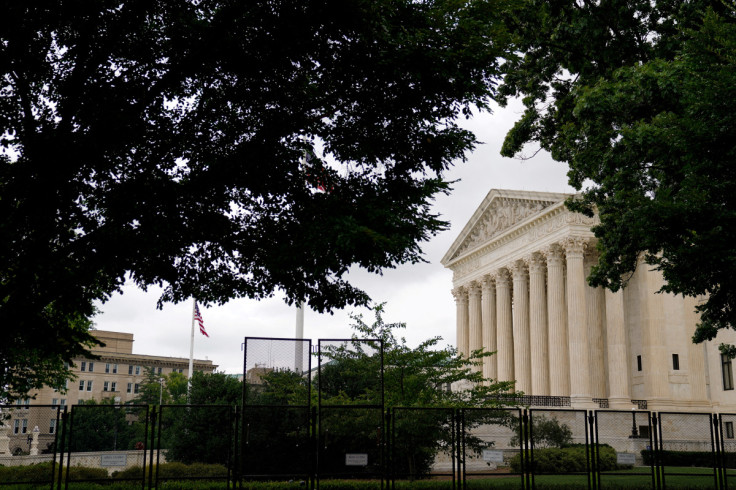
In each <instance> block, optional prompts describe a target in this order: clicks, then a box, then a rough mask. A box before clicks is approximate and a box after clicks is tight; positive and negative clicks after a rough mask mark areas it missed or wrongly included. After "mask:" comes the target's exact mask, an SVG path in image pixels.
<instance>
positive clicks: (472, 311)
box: [468, 281, 483, 371]
mask: <svg viewBox="0 0 736 490" xmlns="http://www.w3.org/2000/svg"><path fill="white" fill-rule="evenodd" d="M468 315H469V319H468V320H469V321H468V324H469V327H468V334H469V340H468V345H469V351H468V355H470V354H472V353H473V351H476V350H478V349H480V348H481V347H483V337H482V335H483V330H482V328H483V326H482V320H481V304H480V284H478V283H477V282H476V281H473V282H471V283H470V285H469V286H468ZM482 369H483V366H481V365H478V366H475V367H474V368H473V370H474V371H481V370H482Z"/></svg>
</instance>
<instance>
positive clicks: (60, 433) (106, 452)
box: [0, 337, 736, 490]
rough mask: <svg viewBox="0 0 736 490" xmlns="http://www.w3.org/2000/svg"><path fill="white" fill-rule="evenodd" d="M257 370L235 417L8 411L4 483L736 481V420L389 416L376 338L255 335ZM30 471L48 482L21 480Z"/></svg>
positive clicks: (541, 413)
mask: <svg viewBox="0 0 736 490" xmlns="http://www.w3.org/2000/svg"><path fill="white" fill-rule="evenodd" d="M313 358H316V359H317V360H318V363H317V367H316V368H313V366H312V363H311V361H312V359H313ZM244 373H245V375H244V380H243V392H242V403H241V404H240V405H238V406H230V405H163V406H150V407H149V406H146V405H111V404H105V403H102V404H98V405H94V404H85V405H75V406H73V407H69V409H68V408H67V407H60V406H34V405H21V406H18V405H13V406H5V407H0V409H2V410H1V411H0V413H1V414H2V422H3V425H2V426H0V429H2V430H0V485H5V484H19V483H25V482H31V481H32V482H33V484H34V485H39V484H40V485H48V488H51V489H52V490H53V489H55V488H56V489H61V488H73V487H74V485H75V484H76V483H79V482H103V481H104V482H111V481H116V482H120V483H124V482H127V484H129V485H131V486H138V485H139V486H140V487H141V488H146V487H148V488H157V487H158V486H159V485H162V484H164V483H166V482H168V484H169V485H171V484H172V481H185V480H208V481H213V482H218V483H217V484H218V485H222V486H223V487H226V488H230V487H233V488H239V487H245V486H248V485H249V484H251V482H258V481H277V482H279V481H280V482H287V481H291V482H297V483H298V482H302V486H303V487H307V488H319V486H320V481H324V480H326V479H330V480H334V479H340V480H348V479H357V480H361V481H364V482H365V481H369V482H373V484H374V485H375V487H376V488H395V487H397V486H398V483H399V482H411V481H416V480H423V479H434V480H438V481H442V482H444V484H441V485H444V486H445V487H446V488H453V489H465V488H481V487H482V488H487V487H488V486H502V487H504V488H523V489H531V488H537V487H556V488H589V489H599V488H600V489H603V488H631V487H636V488H656V489H663V488H719V489H726V488H728V486H729V484H731V485H736V484H734V477H735V476H736V438H735V437H734V436H735V434H734V431H735V429H734V424H736V414H709V413H681V412H659V413H656V412H650V411H647V410H646V409H641V407H646V401H643V400H638V401H637V408H639V409H637V410H631V411H616V410H608V409H604V408H603V407H605V406H606V405H607V403H602V402H601V401H599V402H598V406H599V407H601V409H599V410H575V409H572V408H565V407H569V399H567V398H564V397H523V398H518V399H517V398H514V397H506V398H503V399H497V400H496V401H497V402H498V403H499V404H501V405H503V404H510V403H513V402H515V403H517V404H519V405H526V407H525V408H524V407H520V406H506V407H498V408H478V407H387V406H386V405H385V397H384V384H383V383H384V381H383V378H384V356H383V345H382V343H381V341H380V340H376V339H349V340H342V339H339V340H320V341H319V343H318V344H317V346H316V348H315V346H313V345H312V343H311V341H309V340H302V339H273V338H252V337H251V338H246V339H245V357H244ZM312 385H314V389H312ZM535 404H536V405H535ZM530 405H531V407H530ZM3 430H4V432H3ZM5 445H7V449H6V448H5ZM3 454H7V456H3ZM14 458H15V459H14ZM164 462H166V463H167V464H164ZM31 463H34V464H35V466H33V467H31V470H35V471H27V472H25V473H23V472H22V471H18V470H13V469H9V468H12V467H14V466H16V465H19V464H31ZM29 475H31V476H29ZM31 477H32V478H31ZM28 478H31V479H28ZM174 484H175V483H174Z"/></svg>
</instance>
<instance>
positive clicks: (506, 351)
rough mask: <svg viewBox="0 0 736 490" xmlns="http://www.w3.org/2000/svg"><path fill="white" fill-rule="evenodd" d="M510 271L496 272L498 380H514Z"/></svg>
mask: <svg viewBox="0 0 736 490" xmlns="http://www.w3.org/2000/svg"><path fill="white" fill-rule="evenodd" d="M510 286H511V285H510V281H509V273H508V271H507V270H506V269H501V270H500V271H498V274H496V328H497V334H498V359H497V362H498V380H499V381H513V380H514V333H513V327H512V324H511V288H510Z"/></svg>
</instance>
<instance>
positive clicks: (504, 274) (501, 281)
mask: <svg viewBox="0 0 736 490" xmlns="http://www.w3.org/2000/svg"><path fill="white" fill-rule="evenodd" d="M495 275H496V287H504V286H505V287H508V286H509V284H510V283H511V274H510V272H509V270H508V269H506V268H504V269H498V270H497V271H496V274H495Z"/></svg>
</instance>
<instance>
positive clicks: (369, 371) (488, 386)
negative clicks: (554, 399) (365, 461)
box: [316, 304, 513, 477]
mask: <svg viewBox="0 0 736 490" xmlns="http://www.w3.org/2000/svg"><path fill="white" fill-rule="evenodd" d="M383 312H384V305H383V304H380V305H378V306H376V307H374V308H373V313H374V315H375V319H374V321H373V323H372V324H368V323H366V322H365V321H364V320H363V316H362V315H353V316H351V318H352V320H353V322H354V323H353V324H352V325H351V327H352V329H353V330H354V334H353V337H352V338H353V341H352V342H348V343H347V344H342V345H333V346H327V347H326V348H325V349H324V351H323V352H322V357H323V360H322V362H323V366H322V369H321V372H320V374H319V376H318V378H317V380H316V384H317V389H319V390H320V391H321V396H322V403H323V405H360V404H377V403H380V396H381V393H380V389H381V385H380V381H381V378H380V368H381V365H380V357H379V352H378V350H377V349H375V347H377V345H376V344H374V345H372V346H371V345H367V344H366V343H365V342H362V341H360V339H377V340H381V341H382V343H383V362H384V371H383V389H384V392H383V394H384V406H385V407H386V408H399V407H403V408H422V409H423V408H443V409H451V408H459V407H485V408H494V407H498V406H499V402H498V398H497V396H496V395H499V394H505V393H508V391H509V390H510V389H511V388H512V386H513V382H495V381H494V380H490V379H486V378H484V377H483V374H482V369H481V364H482V361H483V359H484V358H486V357H488V356H490V355H492V354H493V353H490V352H483V351H482V350H478V351H475V352H473V353H471V355H470V356H468V357H465V356H463V355H462V354H460V353H459V352H458V351H457V350H456V349H455V348H454V347H450V346H447V347H439V345H440V342H441V341H442V339H441V337H433V338H430V339H427V340H425V341H423V342H421V343H420V344H419V345H418V346H417V347H414V348H412V347H409V346H408V345H407V342H406V339H405V338H403V337H401V338H397V336H396V333H395V332H396V331H397V330H399V329H403V328H406V324H404V323H385V322H384V320H383ZM451 384H454V385H455V386H456V387H457V386H460V388H457V389H455V390H454V391H450V390H448V389H446V387H447V386H448V385H451ZM404 413H411V416H408V417H401V418H396V419H395V425H394V426H393V431H394V436H395V437H394V439H395V444H394V446H393V449H394V456H395V459H394V461H393V468H394V470H395V471H397V472H399V473H403V474H406V475H408V476H409V477H415V476H421V475H426V474H428V473H429V471H430V469H431V465H432V462H433V460H434V458H435V456H436V454H437V453H438V452H439V451H441V450H444V449H446V448H448V447H449V446H450V444H451V437H452V427H451V422H452V412H451V410H444V411H443V410H435V411H428V410H416V411H411V412H404ZM505 419H506V412H503V411H499V412H492V411H488V412H481V413H480V414H473V415H470V416H469V417H468V418H467V419H466V427H467V428H472V427H477V426H479V425H481V424H487V423H504V424H505V423H507V422H506V420H505ZM323 424H324V421H323ZM329 424H330V426H329V428H327V427H322V429H321V430H322V433H323V434H325V441H323V442H324V445H325V446H326V447H329V448H332V449H331V452H330V454H332V456H333V457H332V460H329V459H328V461H327V463H326V465H325V466H326V468H325V469H326V470H327V471H330V468H329V466H330V464H332V465H334V468H335V469H337V468H338V466H342V463H343V461H344V453H346V452H352V451H350V450H348V449H349V448H355V447H358V448H375V447H376V446H377V444H378V443H379V442H380V441H381V438H382V437H383V436H382V435H381V434H380V433H378V432H377V430H378V429H377V427H376V425H379V426H380V417H379V418H378V419H376V415H375V413H373V412H371V411H370V410H367V409H366V410H364V409H351V411H350V412H345V416H344V417H341V416H335V417H333V418H331V419H330V422H329ZM328 430H329V435H327V432H328ZM466 443H467V444H468V447H469V448H470V450H471V451H474V452H480V450H481V449H483V448H485V447H486V446H487V443H484V442H483V441H481V440H480V439H478V438H475V437H473V436H471V435H469V434H468V435H466ZM363 452H364V451H363ZM323 459H326V458H323Z"/></svg>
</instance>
